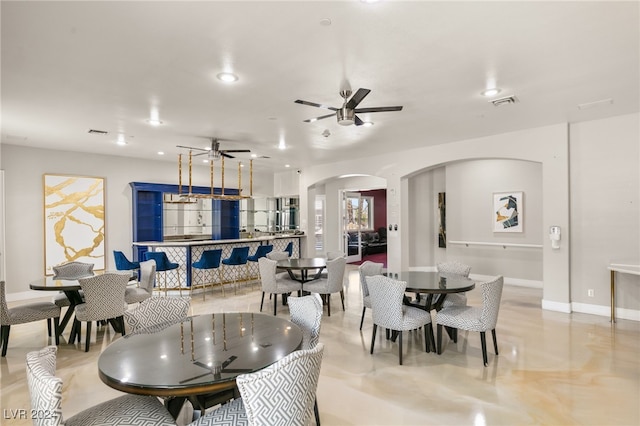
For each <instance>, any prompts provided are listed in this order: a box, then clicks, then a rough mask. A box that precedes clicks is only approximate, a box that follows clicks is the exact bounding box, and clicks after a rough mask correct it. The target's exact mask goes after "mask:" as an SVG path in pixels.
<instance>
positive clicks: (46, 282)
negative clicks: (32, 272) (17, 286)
mask: <svg viewBox="0 0 640 426" xmlns="http://www.w3.org/2000/svg"><path fill="white" fill-rule="evenodd" d="M92 276H93V275H87V276H86V277H82V278H89V277H92ZM78 279H79V278H77V279H72V280H60V279H57V278H55V277H53V276H48V277H42V278H40V279H37V280H35V281H33V282H31V283H30V284H29V288H30V289H31V290H41V291H65V290H80V282H79V281H78Z"/></svg>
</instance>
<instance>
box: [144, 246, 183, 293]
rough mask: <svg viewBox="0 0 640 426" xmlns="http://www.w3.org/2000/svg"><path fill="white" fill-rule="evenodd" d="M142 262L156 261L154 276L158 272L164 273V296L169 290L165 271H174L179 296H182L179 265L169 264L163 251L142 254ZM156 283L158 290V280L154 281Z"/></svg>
mask: <svg viewBox="0 0 640 426" xmlns="http://www.w3.org/2000/svg"><path fill="white" fill-rule="evenodd" d="M144 260H155V261H156V275H158V274H159V273H160V272H164V292H165V294H166V293H167V291H168V290H169V289H168V287H167V271H172V270H174V269H175V270H176V274H177V275H178V290H179V291H180V296H182V285H181V282H180V264H179V263H175V262H170V261H169V258H168V257H167V253H165V252H163V251H148V252H145V254H144ZM156 281H157V282H158V288H159V289H160V280H156Z"/></svg>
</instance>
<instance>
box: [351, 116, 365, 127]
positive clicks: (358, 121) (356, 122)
mask: <svg viewBox="0 0 640 426" xmlns="http://www.w3.org/2000/svg"><path fill="white" fill-rule="evenodd" d="M354 118H355V119H354V122H353V124H355V125H356V126H362V125H363V124H364V121H362V120H360V117H358V116H357V115H356V116H355V117H354Z"/></svg>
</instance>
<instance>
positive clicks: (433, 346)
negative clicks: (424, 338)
mask: <svg viewBox="0 0 640 426" xmlns="http://www.w3.org/2000/svg"><path fill="white" fill-rule="evenodd" d="M425 327H428V328H429V347H430V349H431V351H433V352H436V339H435V338H434V337H433V323H429V324H428V325H425Z"/></svg>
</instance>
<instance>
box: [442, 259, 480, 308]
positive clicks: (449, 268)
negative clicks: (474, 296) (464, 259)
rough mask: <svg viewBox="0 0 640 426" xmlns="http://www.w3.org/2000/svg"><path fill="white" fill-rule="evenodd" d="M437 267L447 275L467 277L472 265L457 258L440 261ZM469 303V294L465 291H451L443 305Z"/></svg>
mask: <svg viewBox="0 0 640 426" xmlns="http://www.w3.org/2000/svg"><path fill="white" fill-rule="evenodd" d="M436 269H437V270H438V273H440V274H442V275H444V276H446V275H459V276H462V277H465V278H468V277H469V273H470V272H471V266H469V265H465V264H464V263H460V262H458V261H456V260H453V261H449V262H438V263H437V264H436ZM466 304H467V296H466V295H465V294H464V293H451V294H447V297H446V298H445V299H444V302H443V303H442V307H443V308H445V307H448V306H466Z"/></svg>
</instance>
